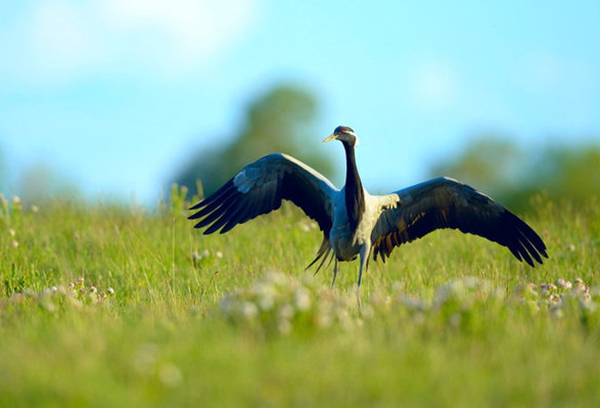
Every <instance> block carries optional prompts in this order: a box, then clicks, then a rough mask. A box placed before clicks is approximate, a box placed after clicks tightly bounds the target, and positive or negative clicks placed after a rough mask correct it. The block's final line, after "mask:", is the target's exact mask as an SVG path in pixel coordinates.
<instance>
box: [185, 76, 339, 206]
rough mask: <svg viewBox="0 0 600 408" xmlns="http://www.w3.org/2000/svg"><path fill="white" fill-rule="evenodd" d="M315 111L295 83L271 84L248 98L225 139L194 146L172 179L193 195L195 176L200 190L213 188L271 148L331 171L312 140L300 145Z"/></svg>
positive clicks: (309, 98) (312, 101) (314, 105)
mask: <svg viewBox="0 0 600 408" xmlns="http://www.w3.org/2000/svg"><path fill="white" fill-rule="evenodd" d="M316 113H317V103H316V101H315V98H314V97H313V96H312V95H311V94H310V93H308V92H307V91H305V90H303V89H301V88H298V87H295V86H289V85H286V86H277V87H275V88H274V89H272V90H270V91H268V92H267V93H266V94H264V95H262V96H260V97H259V98H258V99H257V100H255V101H254V102H252V103H251V104H250V106H249V107H248V110H247V112H246V120H245V124H244V126H243V128H242V129H241V131H240V132H239V134H238V135H237V136H236V137H235V138H234V139H233V141H232V142H231V144H229V145H226V146H221V147H212V148H207V149H203V150H201V151H199V152H198V153H196V154H195V155H194V156H193V157H192V160H191V161H190V162H189V163H188V164H187V165H186V166H184V167H183V168H182V170H181V171H180V172H179V174H178V175H177V176H176V177H175V180H174V182H175V183H177V184H179V185H181V186H186V187H188V189H189V191H190V193H192V194H196V193H197V191H196V181H197V180H200V181H201V182H202V186H203V189H204V194H205V195H208V194H210V193H212V192H214V191H215V190H216V189H217V188H219V187H220V186H221V185H222V184H224V183H225V182H226V181H227V180H229V179H230V178H231V177H233V175H234V174H235V173H237V172H238V171H239V170H240V169H241V168H242V167H244V166H245V165H246V164H248V163H250V162H252V161H254V160H256V159H258V158H260V157H262V156H264V155H266V154H269V153H273V152H283V153H287V154H290V155H292V156H294V157H296V158H298V159H299V160H302V161H304V162H306V163H307V164H309V165H310V166H313V167H315V168H316V169H318V170H319V171H320V172H322V173H323V174H325V175H331V170H332V166H331V164H330V163H329V161H328V160H327V158H326V157H325V156H324V155H323V154H322V153H321V152H320V151H319V150H317V149H315V145H314V143H310V144H309V146H307V145H306V143H305V141H307V140H309V138H310V136H311V135H313V134H314V133H313V132H312V127H313V126H312V125H313V121H314V119H315V116H316Z"/></svg>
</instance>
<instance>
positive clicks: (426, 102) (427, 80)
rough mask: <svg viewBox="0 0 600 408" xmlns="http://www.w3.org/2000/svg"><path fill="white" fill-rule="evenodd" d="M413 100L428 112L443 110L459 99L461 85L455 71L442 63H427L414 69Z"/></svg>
mask: <svg viewBox="0 0 600 408" xmlns="http://www.w3.org/2000/svg"><path fill="white" fill-rule="evenodd" d="M409 81H410V85H409V86H410V88H409V89H410V91H411V94H412V95H411V97H412V100H414V102H415V104H416V106H417V107H419V108H420V109H423V110H427V111H438V110H443V109H446V108H448V107H449V106H451V105H452V104H453V103H454V102H455V101H456V99H457V97H458V92H459V83H458V78H457V76H456V74H455V73H454V71H453V70H452V69H451V68H450V67H448V66H447V65H445V64H443V63H440V62H427V63H422V64H419V65H417V66H416V67H414V69H413V71H412V74H411V75H410V77H409Z"/></svg>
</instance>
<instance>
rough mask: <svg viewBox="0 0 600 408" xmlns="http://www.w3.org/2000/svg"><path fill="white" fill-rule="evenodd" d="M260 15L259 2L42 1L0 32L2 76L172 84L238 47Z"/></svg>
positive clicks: (23, 78)
mask: <svg viewBox="0 0 600 408" xmlns="http://www.w3.org/2000/svg"><path fill="white" fill-rule="evenodd" d="M259 12H260V10H259V4H258V1H257V0H220V1H216V0H89V1H86V2H82V1H75V0H45V1H41V2H39V3H37V4H36V5H35V6H33V7H29V8H25V7H24V10H23V11H22V13H21V16H20V19H19V20H18V21H16V22H12V23H11V24H0V51H1V53H2V54H4V55H6V56H8V58H3V60H4V63H3V65H4V67H0V73H1V74H3V75H2V76H4V77H5V78H7V76H8V77H12V79H21V80H24V81H35V82H64V81H68V80H70V79H71V78H76V77H81V76H85V75H89V74H94V73H97V72H101V71H111V72H120V73H129V74H133V75H139V74H140V73H143V74H146V75H147V74H150V75H153V76H159V77H166V78H171V79H172V78H174V77H175V78H176V77H179V76H180V75H182V74H186V73H190V72H193V71H194V70H195V69H197V68H198V67H201V66H202V65H203V64H205V63H207V62H208V61H210V60H211V59H214V58H215V57H216V56H218V55H219V54H220V53H223V52H226V51H227V50H229V49H231V48H232V47H233V46H234V45H235V44H236V43H238V42H240V41H242V40H243V39H244V38H245V37H246V36H247V35H248V33H249V32H251V30H252V29H253V28H254V27H255V26H256V24H257V21H258V18H259ZM1 26H4V28H1Z"/></svg>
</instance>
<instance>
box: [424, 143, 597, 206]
mask: <svg viewBox="0 0 600 408" xmlns="http://www.w3.org/2000/svg"><path fill="white" fill-rule="evenodd" d="M431 173H432V175H435V176H439V175H447V176H450V177H454V178H456V179H458V180H461V181H464V182H465V183H467V184H471V185H473V187H476V188H478V189H480V190H482V191H485V192H486V193H488V194H490V195H491V196H492V197H494V198H496V199H497V200H498V201H500V202H502V203H503V204H505V205H506V206H507V207H509V208H511V209H513V210H515V211H524V210H526V209H528V208H529V204H528V203H529V199H530V197H531V196H532V195H535V194H540V193H543V194H544V195H546V196H547V197H548V198H549V199H552V200H568V201H571V202H574V203H576V204H580V203H583V202H584V201H586V200H587V199H588V198H589V197H591V196H597V197H600V146H598V145H583V146H557V145H549V146H546V147H542V148H538V149H529V150H528V151H525V150H524V149H523V148H521V147H519V146H518V145H516V144H514V143H513V142H511V141H509V139H507V138H501V137H500V136H499V135H492V136H490V135H487V136H484V137H479V138H477V139H476V140H475V141H474V142H473V143H471V144H470V146H469V148H468V149H467V150H466V151H465V152H464V153H463V154H462V155H461V156H459V157H457V158H456V159H453V160H450V161H447V162H446V163H442V164H441V165H438V166H436V167H434V168H433V169H432V171H431Z"/></svg>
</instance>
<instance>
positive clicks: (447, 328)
mask: <svg viewBox="0 0 600 408" xmlns="http://www.w3.org/2000/svg"><path fill="white" fill-rule="evenodd" d="M183 197H184V195H183V192H181V191H179V190H177V189H174V191H173V194H172V197H171V199H170V200H169V204H165V203H161V204H160V205H159V208H158V210H156V211H154V210H152V211H150V210H146V209H144V208H140V207H137V206H133V205H131V206H129V205H117V204H112V203H102V202H98V203H95V204H89V203H84V202H79V201H77V200H71V201H69V200H57V201H54V202H48V203H46V204H44V205H40V206H39V207H32V206H30V205H25V204H23V203H21V202H20V201H19V200H18V199H17V198H14V199H13V198H2V202H1V203H0V205H1V208H0V226H1V231H0V257H1V258H0V259H1V260H2V261H1V263H0V367H1V368H0V406H3V407H18V406H30V407H34V406H35V407H70V406H71V407H112V406H119V407H122V406H128V407H134V406H143V407H154V406H165V407H166V406H168V407H172V406H219V407H226V406H267V407H268V406H273V407H279V406H302V407H307V406H345V407H347V406H381V407H387V406H390V407H391V406H437V407H445V406H448V407H460V406H465V407H466V406H492V407H493V406H498V407H504V406H511V407H515V406H569V407H573V406H598V405H599V404H600V387H599V384H600V307H599V306H600V303H599V302H600V290H599V288H600V286H599V285H600V283H599V282H598V276H599V272H600V269H599V265H600V262H599V261H600V221H599V220H600V201H599V200H598V199H590V200H588V202H587V203H586V204H585V205H582V206H574V205H570V204H569V203H563V202H561V203H557V202H550V201H549V200H547V199H544V198H543V197H538V198H535V199H532V201H531V209H532V210H531V213H529V214H526V215H525V216H524V218H525V219H526V221H527V222H528V223H530V225H532V226H533V228H534V229H535V230H536V231H538V232H539V233H540V234H541V235H542V236H543V238H544V240H545V242H546V244H547V246H548V254H549V256H550V258H549V259H547V260H546V261H545V263H544V265H543V266H541V267H536V268H530V267H528V266H527V265H525V264H522V263H520V262H518V261H517V260H516V259H514V258H513V257H512V255H511V254H510V252H509V251H508V250H507V249H505V248H502V247H500V246H498V245H496V244H493V243H490V242H489V241H486V240H483V239H481V238H477V237H473V236H467V235H463V234H460V233H458V232H456V231H449V230H445V231H437V232H435V233H432V234H430V235H428V236H427V237H425V238H423V239H421V240H418V241H415V242H413V243H411V244H408V245H404V246H402V247H400V248H397V249H396V250H395V251H394V252H393V253H392V256H391V259H389V260H388V261H387V262H386V263H385V264H382V263H381V262H371V263H370V268H369V270H368V272H367V273H366V275H365V276H364V277H363V291H362V303H363V308H362V312H359V310H358V307H357V302H356V298H355V285H356V278H357V271H358V265H357V264H356V263H344V264H341V269H340V274H339V276H338V279H337V282H336V286H335V288H334V289H333V290H331V289H330V282H331V277H332V270H331V268H328V269H324V270H321V271H320V272H319V273H318V274H317V275H315V276H313V272H314V271H311V270H308V271H307V270H305V267H306V266H307V265H308V263H309V262H310V261H311V260H312V259H313V257H314V255H315V253H316V250H317V249H318V247H319V244H320V240H321V233H320V231H319V230H318V228H316V225H315V224H314V223H312V222H310V220H308V219H307V218H305V217H304V216H303V215H302V214H301V213H300V212H299V211H298V210H296V209H295V208H293V207H292V206H285V207H284V208H283V209H282V211H279V212H277V213H273V214H270V215H268V216H266V217H261V218H260V219H258V220H256V221H254V222H252V223H248V224H245V225H242V226H240V227H237V228H236V229H234V230H233V231H231V232H230V233H228V234H225V235H218V234H217V235H211V236H203V235H201V234H200V233H199V231H197V230H194V229H193V228H192V227H193V223H192V222H191V221H188V220H187V219H186V215H187V211H186V208H187V205H188V204H189V203H186V202H185V200H184V199H183Z"/></svg>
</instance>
